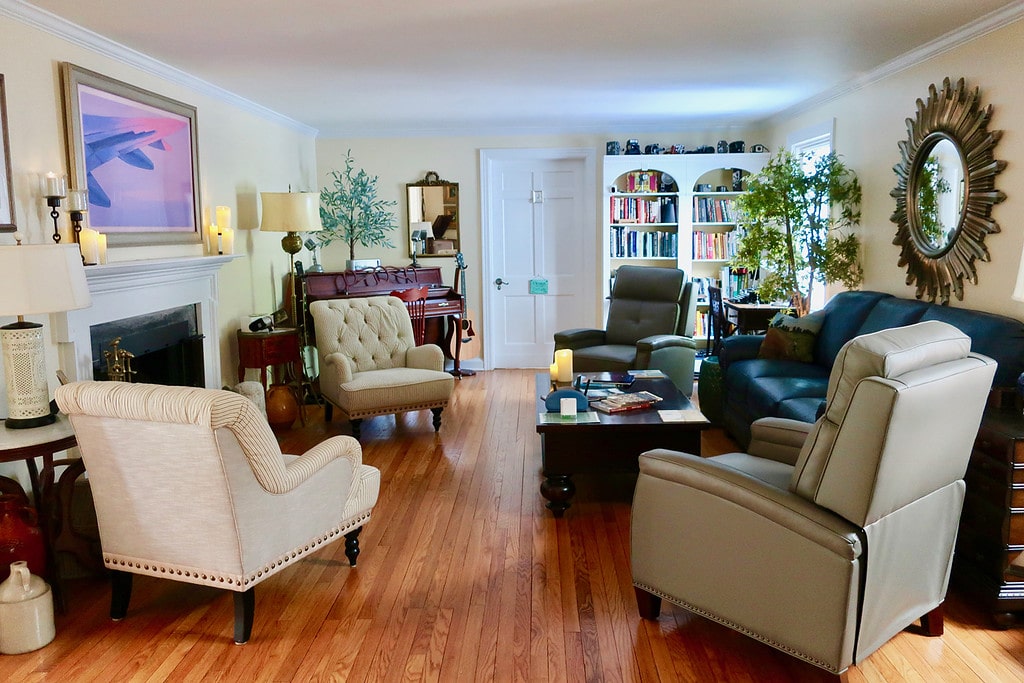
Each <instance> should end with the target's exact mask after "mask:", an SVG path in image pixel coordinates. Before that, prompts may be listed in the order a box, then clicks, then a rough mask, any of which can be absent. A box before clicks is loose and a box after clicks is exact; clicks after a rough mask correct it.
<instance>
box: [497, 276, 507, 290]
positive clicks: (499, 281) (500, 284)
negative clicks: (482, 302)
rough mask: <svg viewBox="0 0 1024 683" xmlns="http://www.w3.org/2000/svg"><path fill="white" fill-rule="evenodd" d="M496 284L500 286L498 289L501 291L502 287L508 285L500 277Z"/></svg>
mask: <svg viewBox="0 0 1024 683" xmlns="http://www.w3.org/2000/svg"><path fill="white" fill-rule="evenodd" d="M494 284H495V285H497V286H498V289H501V286H502V285H507V284H508V283H507V282H505V281H504V280H502V279H501V278H500V277H499V278H498V279H497V280H495V281H494Z"/></svg>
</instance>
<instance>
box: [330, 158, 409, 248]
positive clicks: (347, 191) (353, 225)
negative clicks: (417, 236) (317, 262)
mask: <svg viewBox="0 0 1024 683" xmlns="http://www.w3.org/2000/svg"><path fill="white" fill-rule="evenodd" d="M329 175H330V176H331V178H332V179H333V182H332V187H325V188H323V189H322V190H320V220H321V222H322V223H323V224H324V229H323V230H321V231H320V232H319V233H318V234H317V239H318V240H319V241H320V243H321V244H323V245H327V244H330V243H331V242H335V241H342V242H345V243H346V244H347V245H348V258H349V261H352V260H354V259H355V251H356V244H357V243H358V244H361V245H363V246H364V247H371V246H381V247H389V248H394V246H395V245H394V244H393V243H392V242H391V238H390V236H389V235H388V233H389V232H391V231H392V230H394V229H395V228H396V227H397V225H396V223H395V214H394V212H392V211H391V209H390V207H393V206H396V205H397V204H398V202H396V201H390V200H385V199H381V198H379V197H378V196H377V180H378V177H377V176H371V175H370V174H368V173H367V172H366V171H365V170H364V169H359V170H358V171H357V170H356V169H355V163H354V160H353V159H352V150H351V149H350V150H348V151H347V152H346V153H345V170H344V171H337V170H334V171H331V172H330V173H329Z"/></svg>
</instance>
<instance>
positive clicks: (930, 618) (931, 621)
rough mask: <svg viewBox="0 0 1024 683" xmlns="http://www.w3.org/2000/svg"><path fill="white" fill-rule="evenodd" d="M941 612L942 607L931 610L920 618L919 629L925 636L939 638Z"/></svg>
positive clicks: (941, 620) (941, 626) (940, 633)
mask: <svg viewBox="0 0 1024 683" xmlns="http://www.w3.org/2000/svg"><path fill="white" fill-rule="evenodd" d="M943 614H944V613H943V610H942V605H941V604H940V605H939V606H938V607H936V608H935V609H933V610H932V611H931V612H928V614H925V615H924V616H923V617H921V628H922V629H923V630H924V633H925V635H926V636H941V635H942V632H943V630H944V629H943Z"/></svg>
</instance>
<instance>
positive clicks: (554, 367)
mask: <svg viewBox="0 0 1024 683" xmlns="http://www.w3.org/2000/svg"><path fill="white" fill-rule="evenodd" d="M549 372H550V373H551V381H552V382H557V381H558V363H552V364H551V369H550V371H549Z"/></svg>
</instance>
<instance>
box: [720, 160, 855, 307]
mask: <svg viewBox="0 0 1024 683" xmlns="http://www.w3.org/2000/svg"><path fill="white" fill-rule="evenodd" d="M809 161H810V160H809V159H808V158H806V157H798V156H797V155H795V154H792V153H791V152H787V151H782V152H779V153H778V154H777V155H775V156H774V157H772V159H770V160H769V161H768V163H767V164H766V165H765V167H764V168H763V169H762V170H761V171H760V172H759V173H757V174H754V175H752V176H750V178H748V179H747V192H746V194H744V195H741V196H739V197H737V199H736V208H737V210H738V214H739V228H738V230H739V231H740V233H739V240H738V245H737V254H736V257H735V258H734V259H733V265H734V266H739V267H745V268H760V269H761V278H760V284H759V286H758V296H759V297H760V298H761V299H762V300H771V301H775V300H778V299H789V300H790V301H791V303H792V305H793V307H794V308H795V309H796V311H797V314H798V315H805V314H806V313H807V312H808V311H809V310H810V294H811V287H812V286H813V284H814V283H815V282H819V283H822V284H827V283H831V282H842V283H843V284H844V285H845V286H846V287H848V288H851V289H853V288H856V287H857V286H858V285H859V284H860V283H861V281H862V280H863V279H864V270H863V268H862V267H861V264H860V260H859V252H860V240H859V239H858V238H857V236H856V235H854V234H852V233H851V232H850V229H851V228H852V227H853V226H855V225H857V223H859V222H860V199H861V188H860V183H859V182H858V181H857V176H856V174H855V173H854V172H853V171H852V170H850V169H849V168H848V167H847V166H846V165H845V164H844V163H843V162H842V161H841V160H840V159H839V156H838V155H837V154H836V153H835V152H832V153H830V154H827V155H824V156H821V157H818V158H816V159H814V160H813V163H808V162H809ZM805 166H806V170H805Z"/></svg>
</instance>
